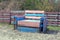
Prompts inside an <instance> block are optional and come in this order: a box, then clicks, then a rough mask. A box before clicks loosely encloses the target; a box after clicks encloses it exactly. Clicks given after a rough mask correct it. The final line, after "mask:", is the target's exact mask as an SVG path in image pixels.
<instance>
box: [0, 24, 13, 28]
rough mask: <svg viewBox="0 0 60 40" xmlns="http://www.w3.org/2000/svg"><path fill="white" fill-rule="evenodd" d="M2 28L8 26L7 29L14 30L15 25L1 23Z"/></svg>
mask: <svg viewBox="0 0 60 40" xmlns="http://www.w3.org/2000/svg"><path fill="white" fill-rule="evenodd" d="M2 26H7V28H13V27H14V26H13V25H10V24H8V23H0V27H2Z"/></svg>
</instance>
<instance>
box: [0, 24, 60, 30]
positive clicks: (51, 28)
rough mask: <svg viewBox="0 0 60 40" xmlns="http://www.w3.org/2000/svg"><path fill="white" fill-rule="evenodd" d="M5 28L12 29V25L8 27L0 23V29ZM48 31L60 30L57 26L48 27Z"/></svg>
mask: <svg viewBox="0 0 60 40" xmlns="http://www.w3.org/2000/svg"><path fill="white" fill-rule="evenodd" d="M3 26H7V28H13V27H14V26H13V25H9V24H8V23H0V27H3ZM47 28H48V29H49V30H60V27H57V26H48V27H47Z"/></svg>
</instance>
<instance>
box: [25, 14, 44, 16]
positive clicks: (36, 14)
mask: <svg viewBox="0 0 60 40" xmlns="http://www.w3.org/2000/svg"><path fill="white" fill-rule="evenodd" d="M25 16H45V15H44V14H25Z"/></svg>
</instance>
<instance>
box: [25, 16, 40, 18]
mask: <svg viewBox="0 0 60 40" xmlns="http://www.w3.org/2000/svg"><path fill="white" fill-rule="evenodd" d="M25 18H29V19H40V18H41V17H31V16H25Z"/></svg>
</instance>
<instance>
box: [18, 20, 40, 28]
mask: <svg viewBox="0 0 60 40" xmlns="http://www.w3.org/2000/svg"><path fill="white" fill-rule="evenodd" d="M18 25H19V26H28V27H36V28H38V27H39V25H40V20H22V21H18Z"/></svg>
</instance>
